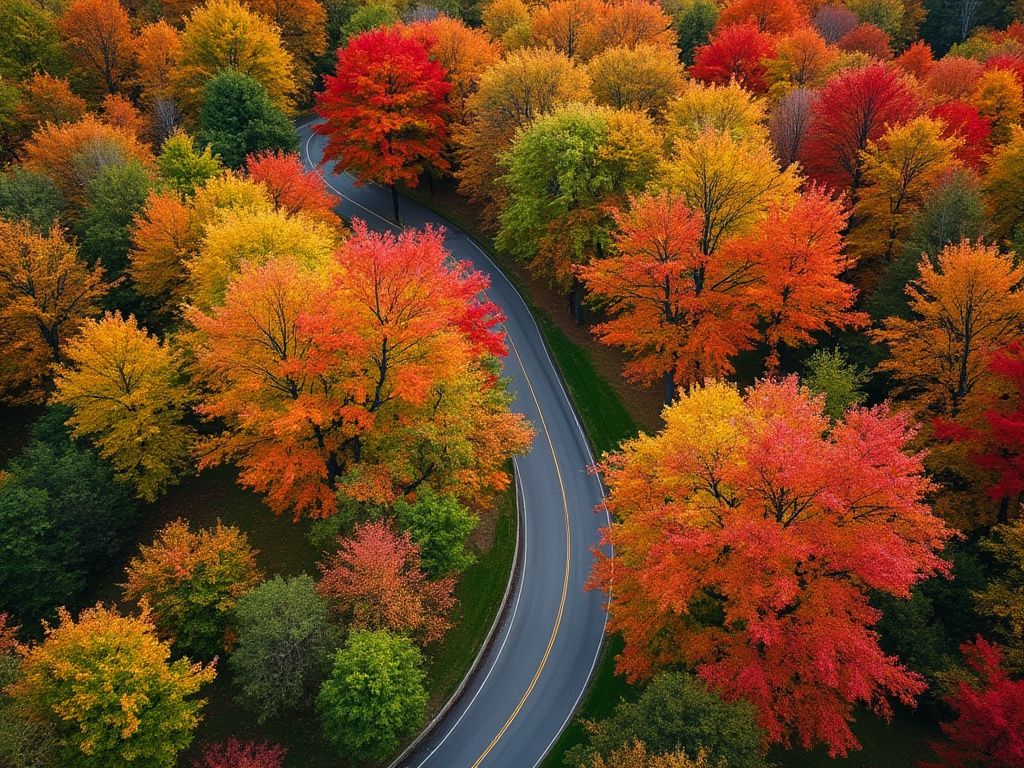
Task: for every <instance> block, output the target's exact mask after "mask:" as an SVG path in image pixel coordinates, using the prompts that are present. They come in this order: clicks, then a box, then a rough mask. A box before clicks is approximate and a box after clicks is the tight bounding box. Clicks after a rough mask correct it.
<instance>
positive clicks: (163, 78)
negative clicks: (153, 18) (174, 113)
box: [135, 19, 181, 103]
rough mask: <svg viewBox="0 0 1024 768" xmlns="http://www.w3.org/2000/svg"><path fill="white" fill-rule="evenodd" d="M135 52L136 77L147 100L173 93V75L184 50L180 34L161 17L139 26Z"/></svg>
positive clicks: (169, 95)
mask: <svg viewBox="0 0 1024 768" xmlns="http://www.w3.org/2000/svg"><path fill="white" fill-rule="evenodd" d="M136 41H137V47H136V53H135V62H136V74H135V77H136V80H137V82H138V83H139V85H140V86H141V87H142V98H143V99H144V100H145V101H146V102H147V103H152V102H153V101H155V100H157V99H168V98H170V97H171V96H172V87H171V82H172V75H173V73H174V66H175V60H176V59H177V57H178V52H179V51H180V50H181V34H180V33H179V32H178V30H176V29H175V28H174V27H172V26H171V25H170V24H168V23H167V22H166V21H164V20H163V19H161V20H160V21H157V22H155V23H153V24H147V25H146V26H144V27H143V28H142V29H140V30H139V35H138V37H137V38H136Z"/></svg>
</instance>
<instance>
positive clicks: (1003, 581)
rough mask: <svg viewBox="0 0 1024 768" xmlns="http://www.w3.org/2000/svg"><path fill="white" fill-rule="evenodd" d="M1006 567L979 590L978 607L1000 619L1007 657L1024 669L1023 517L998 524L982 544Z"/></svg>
mask: <svg viewBox="0 0 1024 768" xmlns="http://www.w3.org/2000/svg"><path fill="white" fill-rule="evenodd" d="M984 546H985V548H986V549H988V550H989V551H990V552H991V553H992V554H993V555H995V558H996V559H997V560H998V561H999V562H1000V564H1001V565H1002V566H1003V567H1004V568H1005V570H1004V571H1003V573H1002V574H1001V576H999V577H998V578H995V579H993V580H992V581H990V582H989V583H988V585H987V586H986V587H985V589H984V590H982V591H981V592H980V593H978V595H977V596H976V597H977V600H978V609H979V610H980V611H981V612H982V613H983V614H985V615H987V616H992V617H993V618H995V619H996V620H997V621H998V622H999V630H1000V634H1001V635H1002V639H1003V641H1004V643H1005V646H1006V661H1007V662H1008V663H1009V664H1010V665H1011V666H1012V667H1013V668H1014V669H1015V670H1016V671H1018V672H1021V671H1024V518H1018V519H1017V520H1015V521H1014V522H1012V523H1009V524H1006V525H1000V526H997V527H996V528H995V529H994V530H993V537H992V538H991V539H989V540H988V541H987V542H985V544H984Z"/></svg>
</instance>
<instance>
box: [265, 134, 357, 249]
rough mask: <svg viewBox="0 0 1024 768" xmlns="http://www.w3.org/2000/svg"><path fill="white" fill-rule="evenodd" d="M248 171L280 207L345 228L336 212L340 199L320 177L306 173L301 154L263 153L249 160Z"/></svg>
mask: <svg viewBox="0 0 1024 768" xmlns="http://www.w3.org/2000/svg"><path fill="white" fill-rule="evenodd" d="M245 169H246V171H247V172H248V174H249V178H250V179H252V180H253V181H258V182H259V183H260V184H262V185H263V186H264V187H266V189H267V192H269V193H270V199H271V200H272V201H273V203H274V206H275V207H276V208H278V209H280V210H282V211H284V212H285V213H288V214H290V215H295V214H299V213H302V214H305V215H306V216H308V217H309V218H311V219H313V220H315V221H321V222H323V223H324V224H327V225H329V226H331V227H332V228H334V229H338V230H341V229H342V227H343V225H342V223H341V219H340V218H339V216H338V214H336V213H335V212H334V208H335V206H336V205H338V198H337V197H335V195H334V194H333V193H331V192H330V191H329V190H328V188H327V185H326V184H325V183H324V179H323V177H322V176H321V175H320V174H318V173H316V172H314V171H307V170H306V168H305V166H304V165H303V163H302V160H301V159H299V156H298V155H292V154H286V153H284V152H270V151H268V152H260V153H257V154H255V155H249V156H248V157H247V158H246V159H245Z"/></svg>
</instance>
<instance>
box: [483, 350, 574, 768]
mask: <svg viewBox="0 0 1024 768" xmlns="http://www.w3.org/2000/svg"><path fill="white" fill-rule="evenodd" d="M505 338H506V339H507V340H508V344H509V346H510V347H511V348H512V351H513V353H515V356H516V360H518V361H519V367H520V369H521V370H522V372H523V378H524V379H526V386H527V387H529V389H530V396H531V397H532V398H533V402H534V404H535V405H536V406H537V414H538V415H539V416H540V423H541V427H542V428H543V430H544V437H545V438H547V441H548V448H549V449H550V450H551V460H552V461H553V462H554V464H555V475H556V476H557V477H558V487H559V488H560V489H561V492H562V514H563V516H564V518H565V572H564V574H563V575H562V597H561V600H560V601H559V603H558V613H557V614H556V616H555V625H554V626H553V627H552V628H551V636H550V637H549V638H548V645H547V648H545V649H544V655H543V656H542V657H541V660H540V664H539V665H538V666H537V671H536V672H534V673H533V679H532V680H530V684H529V686H527V688H526V691H525V692H524V693H523V696H522V698H521V699H519V703H518V704H516V707H515V709H513V710H512V714H510V715H509V716H508V720H506V721H505V724H504V725H503V726H501V730H499V731H498V733H497V735H495V737H494V738H493V739H491V743H490V744H488V745H487V748H486V749H485V750H484V751H483V752H481V753H480V757H478V758H477V759H476V760H475V761H474V762H473V765H472V768H480V765H481V764H482V763H483V761H484V759H485V758H486V757H487V756H488V755H489V754H490V753H491V750H492V749H494V747H495V745H496V744H497V743H498V742H499V741H500V740H501V737H502V736H504V735H505V732H506V731H507V730H508V729H509V726H511V725H512V723H513V721H514V720H515V719H516V717H517V716H518V715H519V712H520V710H522V708H523V705H524V704H526V700H527V699H529V698H530V694H531V693H533V689H534V687H535V686H536V685H537V681H538V680H539V679H540V676H541V673H542V672H543V671H544V667H546V666H547V663H548V658H549V657H550V656H551V649H552V647H554V644H555V638H556V637H558V630H559V627H561V625H562V615H563V614H564V613H565V600H566V597H567V596H568V594H569V562H570V558H571V552H572V546H571V542H572V533H571V530H570V527H569V502H568V500H567V499H566V495H565V483H564V482H562V469H561V467H559V465H558V455H557V454H556V453H555V445H554V443H553V442H551V433H550V432H549V431H548V425H547V422H546V421H545V420H544V411H543V410H542V409H541V407H540V401H539V400H538V399H537V393H536V392H535V391H534V389H533V382H531V381H530V376H529V374H527V372H526V366H525V365H524V364H523V359H522V358H521V357H520V356H519V350H518V349H516V345H515V343H514V342H513V341H512V337H511V336H506V337H505Z"/></svg>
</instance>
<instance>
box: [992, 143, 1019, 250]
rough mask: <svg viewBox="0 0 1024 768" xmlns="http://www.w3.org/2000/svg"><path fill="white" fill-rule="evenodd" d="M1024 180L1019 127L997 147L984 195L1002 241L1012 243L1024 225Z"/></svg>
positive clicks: (995, 234) (994, 235) (997, 233)
mask: <svg viewBox="0 0 1024 768" xmlns="http://www.w3.org/2000/svg"><path fill="white" fill-rule="evenodd" d="M1022 178H1024V128H1016V129H1014V131H1013V135H1012V137H1011V138H1010V140H1009V141H1008V142H1007V143H1005V144H1003V145H1002V146H1001V147H997V148H996V151H995V152H993V153H992V157H991V158H990V159H989V163H988V170H987V171H986V172H985V175H984V179H983V184H982V193H983V196H984V198H985V208H986V213H987V214H988V220H989V223H990V225H991V228H992V235H993V237H995V238H996V239H997V241H999V242H1004V243H1005V242H1010V241H1012V240H1013V239H1014V237H1016V235H1017V234H1018V233H1019V232H1020V230H1021V225H1022V224H1024V206H1021V179H1022Z"/></svg>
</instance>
